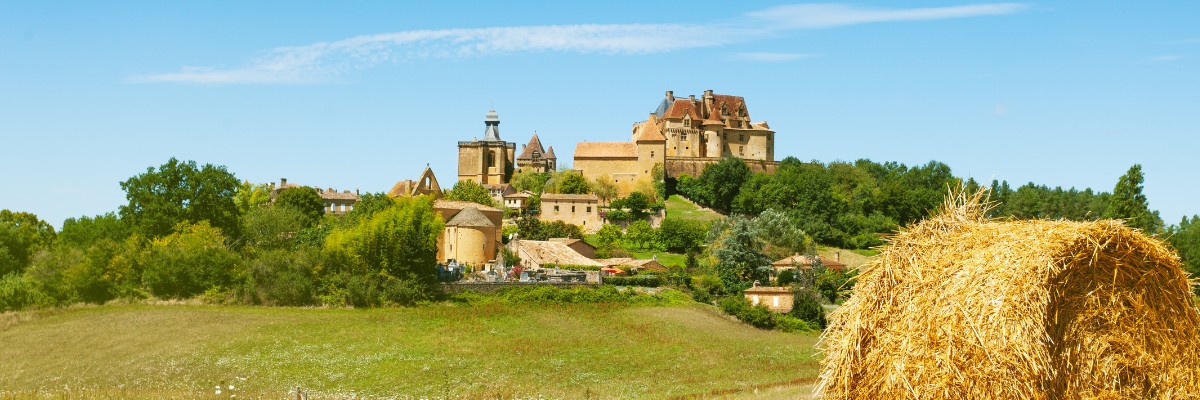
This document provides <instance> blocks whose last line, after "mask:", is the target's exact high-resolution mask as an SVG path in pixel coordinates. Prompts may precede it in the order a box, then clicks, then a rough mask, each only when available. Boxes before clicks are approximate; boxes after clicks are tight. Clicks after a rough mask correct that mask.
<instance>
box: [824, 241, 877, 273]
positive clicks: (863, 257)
mask: <svg viewBox="0 0 1200 400" xmlns="http://www.w3.org/2000/svg"><path fill="white" fill-rule="evenodd" d="M817 254H820V255H822V256H825V257H827V258H829V259H831V260H832V259H834V258H837V259H839V260H840V261H841V262H842V264H846V268H848V269H856V268H858V267H861V266H862V265H863V264H866V263H867V261H870V260H871V259H872V258H874V257H875V255H877V254H879V250H874V249H871V250H847V249H839V248H837V247H826V246H818V247H817Z"/></svg>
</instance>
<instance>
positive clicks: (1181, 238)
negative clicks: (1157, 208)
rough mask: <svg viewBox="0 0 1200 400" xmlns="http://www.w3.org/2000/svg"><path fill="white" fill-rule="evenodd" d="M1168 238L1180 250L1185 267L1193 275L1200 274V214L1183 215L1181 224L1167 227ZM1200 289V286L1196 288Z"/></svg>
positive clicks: (1176, 249)
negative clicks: (1189, 216)
mask: <svg viewBox="0 0 1200 400" xmlns="http://www.w3.org/2000/svg"><path fill="white" fill-rule="evenodd" d="M1167 238H1168V239H1167V240H1168V241H1169V242H1170V243H1171V247H1174V248H1175V251H1177V252H1179V258H1180V261H1182V262H1183V268H1184V269H1185V270H1187V271H1188V273H1190V274H1191V275H1192V277H1198V276H1200V216H1196V215H1193V216H1192V217H1191V218H1188V217H1183V220H1181V221H1179V225H1174V226H1171V227H1170V228H1168V229H1167ZM1196 290H1197V291H1200V287H1197V288H1196Z"/></svg>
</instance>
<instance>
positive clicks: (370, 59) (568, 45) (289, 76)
mask: <svg viewBox="0 0 1200 400" xmlns="http://www.w3.org/2000/svg"><path fill="white" fill-rule="evenodd" d="M1025 8H1026V7H1025V6H1024V5H1021V4H1016V3H997V4H980V5H969V6H956V7H937V8H914V9H900V10H893V9H876V8H862V7H854V6H847V5H840V4H813V5H791V6H780V7H774V8H770V9H766V10H762V11H758V12H752V13H749V14H747V15H748V16H749V17H751V18H750V19H751V21H741V22H739V23H742V24H744V25H735V24H729V23H724V24H722V23H715V24H714V23H709V24H583V25H546V26H520V27H495V28H478V29H438V30H417V31H402V32H393V33H382V34H375V35H363V36H356V37H352V38H348V39H343V40H338V41H333V42H318V43H313V44H310V45H305V46H289V47H277V48H274V49H271V50H267V51H265V52H263V53H261V54H259V55H258V56H256V57H254V58H252V59H250V60H249V62H247V63H246V64H245V65H242V66H237V67H231V68H217V67H182V68H180V69H179V70H178V71H175V72H167V73H157V74H146V75H136V76H131V77H129V79H128V80H129V81H130V82H172V83H198V84H238V83H249V84H300V83H317V82H324V81H329V80H332V79H336V78H337V77H339V76H342V75H345V74H348V73H351V72H353V71H356V70H361V69H366V68H371V67H374V66H377V65H381V64H387V63H400V62H411V61H416V60H421V59H428V58H462V57H473V56H481V55H495V54H511V53H520V52H561V53H584V54H586V53H599V54H624V55H636V54H655V53H664V52H670V51H677V50H685V49H693V48H700V47H718V46H725V45H729V44H733V43H741V42H746V41H750V40H753V39H754V38H756V37H759V36H763V35H767V34H772V33H778V32H782V31H788V30H796V29H816V28H829V27H834V26H842V25H851V24H862V23H870V22H884V21H916V20H933V19H946V18H962V17H971V16H980V15H1002V14H1010V13H1014V12H1019V11H1022V10H1024V9H1025ZM736 57H737V58H738V59H742V60H749V61H770V62H780V61H790V60H796V59H801V58H809V57H812V55H808V54H801V53H771V52H764V53H741V54H740V55H737V56H736Z"/></svg>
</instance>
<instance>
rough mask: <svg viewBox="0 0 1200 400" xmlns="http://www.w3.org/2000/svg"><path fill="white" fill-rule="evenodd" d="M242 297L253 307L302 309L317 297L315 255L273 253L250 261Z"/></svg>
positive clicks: (307, 251) (306, 252)
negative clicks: (291, 307) (314, 271)
mask: <svg viewBox="0 0 1200 400" xmlns="http://www.w3.org/2000/svg"><path fill="white" fill-rule="evenodd" d="M248 264H249V266H248V268H247V271H246V272H247V273H246V275H247V277H246V278H247V279H246V283H245V284H244V285H243V286H242V294H241V297H242V299H243V301H245V302H248V303H250V304H265V305H280V306H302V305H310V304H313V303H314V300H315V296H316V285H315V283H314V282H315V279H316V278H315V275H314V273H313V267H315V265H316V254H313V252H312V251H311V250H298V251H288V250H274V251H268V252H265V253H262V254H260V255H258V256H257V257H255V258H254V259H252V260H249V261H248Z"/></svg>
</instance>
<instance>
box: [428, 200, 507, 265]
mask: <svg viewBox="0 0 1200 400" xmlns="http://www.w3.org/2000/svg"><path fill="white" fill-rule="evenodd" d="M433 210H434V212H437V213H439V214H441V216H442V220H443V221H446V228H445V229H444V230H443V231H442V235H441V236H439V237H438V243H437V248H438V254H437V259H438V262H441V263H446V262H449V261H450V260H455V261H458V262H459V263H461V264H466V265H470V266H472V267H474V268H475V269H476V270H482V269H483V268H484V267H485V266H488V265H490V264H491V263H492V262H494V261H495V260H496V250H497V249H499V248H500V237H501V236H500V235H501V233H500V228H501V226H502V225H501V224H502V222H501V219H502V218H503V216H504V212H503V211H501V210H500V209H498V208H493V207H488V206H485V205H482V204H476V203H471V202H465V201H449V200H438V201H436V202H434V203H433Z"/></svg>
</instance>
